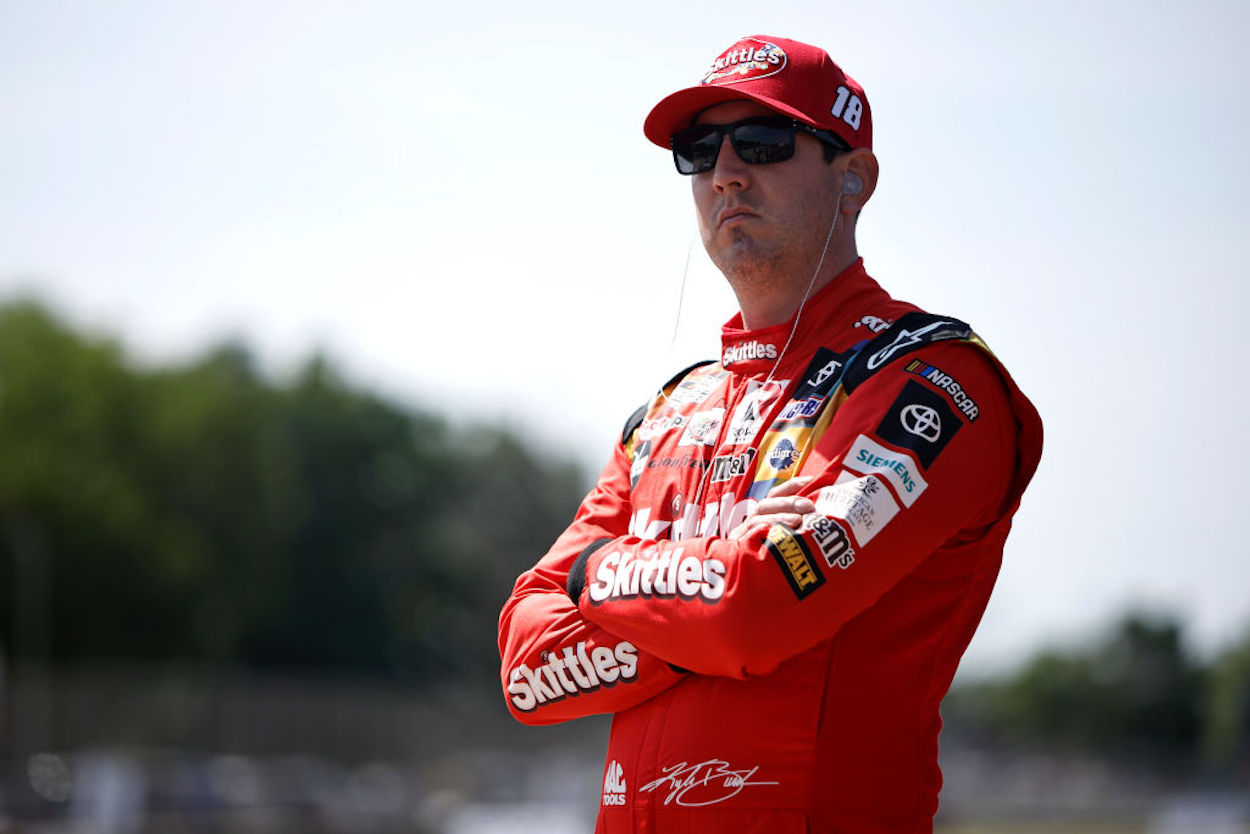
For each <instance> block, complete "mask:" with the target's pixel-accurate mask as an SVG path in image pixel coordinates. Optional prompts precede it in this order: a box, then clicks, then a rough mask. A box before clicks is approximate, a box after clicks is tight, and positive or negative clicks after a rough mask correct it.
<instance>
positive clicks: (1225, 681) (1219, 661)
mask: <svg viewBox="0 0 1250 834" xmlns="http://www.w3.org/2000/svg"><path fill="white" fill-rule="evenodd" d="M1209 678H1210V685H1209V687H1208V694H1207V703H1206V715H1207V721H1206V731H1205V734H1204V738H1203V752H1204V754H1205V758H1206V760H1207V762H1208V764H1210V765H1211V766H1212V767H1213V768H1214V769H1215V770H1216V771H1217V772H1221V773H1229V774H1239V775H1240V777H1241V784H1243V785H1244V784H1246V783H1247V779H1250V631H1248V632H1247V633H1246V634H1245V636H1244V637H1243V638H1242V639H1241V640H1240V641H1239V642H1237V643H1235V644H1234V645H1232V646H1230V647H1228V648H1227V649H1226V650H1225V651H1223V652H1221V653H1220V655H1219V656H1218V657H1217V658H1216V659H1215V661H1214V662H1213V663H1212V664H1211V671H1210V675H1209Z"/></svg>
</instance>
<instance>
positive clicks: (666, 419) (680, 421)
mask: <svg viewBox="0 0 1250 834" xmlns="http://www.w3.org/2000/svg"><path fill="white" fill-rule="evenodd" d="M689 419H690V418H689V417H687V416H686V415H684V414H665V415H664V416H663V417H652V418H651V419H650V420H643V421H642V423H641V424H640V425H639V426H638V437H640V438H646V439H648V440H649V439H652V438H655V437H659V436H660V435H662V434H664V433H665V432H668V431H672V430H673V429H679V428H681V427H682V426H684V425H686V421H687V420H689Z"/></svg>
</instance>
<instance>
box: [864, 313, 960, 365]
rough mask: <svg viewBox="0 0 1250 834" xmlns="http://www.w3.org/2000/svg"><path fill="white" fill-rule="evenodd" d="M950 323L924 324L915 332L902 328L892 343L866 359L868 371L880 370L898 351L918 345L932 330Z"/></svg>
mask: <svg viewBox="0 0 1250 834" xmlns="http://www.w3.org/2000/svg"><path fill="white" fill-rule="evenodd" d="M950 323H951V322H949V321H935V322H933V323H931V324H926V325H925V326H924V327H919V328H917V329H915V330H908V329H907V328H903V329H902V330H901V331H899V334H898V335H897V336H895V337H894V341H893V342H891V343H890V344H889V345H887V346H885V347H883V348H882V349H881V350H879V351H877V352H876V353H874V354H873V355H872V356H870V357H868V369H869V370H870V371H875V370H876V369H877V368H880V367H881V366H882V365H884V364H885V363H886V362H889V361H890V358H891V357H892V356H894V354H896V353H898V352H899V351H900V350H903V349H904V348H909V347H912V346H914V345H918V344H920V343H921V341H922V340H923V337H925V336H927V335H929V334H930V333H932V332H933V331H934V330H937V329H938V328H939V327H941V326H942V325H944V324H950Z"/></svg>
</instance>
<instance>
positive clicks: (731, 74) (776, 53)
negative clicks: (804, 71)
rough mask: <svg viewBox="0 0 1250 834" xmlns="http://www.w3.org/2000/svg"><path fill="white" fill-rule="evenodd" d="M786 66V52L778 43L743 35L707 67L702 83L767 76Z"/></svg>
mask: <svg viewBox="0 0 1250 834" xmlns="http://www.w3.org/2000/svg"><path fill="white" fill-rule="evenodd" d="M785 68H786V52H785V50H784V49H782V48H781V47H780V46H777V44H775V43H766V42H764V41H759V40H756V39H755V38H743V39H742V40H740V41H738V42H737V43H735V44H734V45H733V46H731V47H729V49H727V50H725V51H724V52H723V53H721V55H720V57H719V58H717V59H716V60H715V61H713V62H712V65H711V66H710V67H708V69H707V74H706V75H704V76H703V81H701V82H700V83H702V84H737V83H738V82H739V81H753V80H755V79H757V78H767V77H768V76H770V75H775V74H776V73H779V72H781V71H782V70H783V69H785Z"/></svg>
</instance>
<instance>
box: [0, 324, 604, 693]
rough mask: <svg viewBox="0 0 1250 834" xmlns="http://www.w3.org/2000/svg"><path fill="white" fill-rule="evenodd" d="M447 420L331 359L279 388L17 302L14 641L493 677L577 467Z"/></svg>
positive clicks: (565, 515) (8, 413) (245, 360)
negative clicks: (168, 362)
mask: <svg viewBox="0 0 1250 834" xmlns="http://www.w3.org/2000/svg"><path fill="white" fill-rule="evenodd" d="M448 407H452V406H451V405H449V406H448ZM450 419H454V424H453V423H452V422H449V418H444V417H440V416H435V415H433V414H430V413H425V412H420V411H415V410H411V409H405V408H402V407H400V406H398V405H397V404H395V403H392V402H388V401H385V400H383V399H381V398H379V397H377V396H375V395H372V394H370V393H367V392H362V391H359V390H356V389H354V388H352V387H351V386H350V385H349V384H348V383H347V382H345V381H344V380H343V379H342V378H340V377H339V376H338V375H337V374H336V372H335V370H334V369H333V368H332V367H331V365H330V363H329V361H328V360H326V359H325V358H324V357H314V358H312V359H311V360H310V361H309V362H308V363H307V364H306V365H305V367H304V368H303V369H301V370H300V372H299V373H298V374H297V376H296V378H295V379H294V380H293V381H291V382H290V383H289V384H286V385H277V384H274V383H271V382H269V381H267V380H265V379H264V378H263V377H262V376H261V375H260V374H259V373H258V372H257V370H256V368H255V365H254V363H253V361H252V359H251V357H250V355H249V354H248V352H247V350H246V349H245V348H243V347H242V346H239V345H225V346H223V347H221V348H220V349H218V350H216V351H214V352H212V353H210V354H208V355H207V356H205V357H203V358H200V359H198V360H196V361H194V362H192V363H190V364H188V365H187V366H185V367H178V368H163V369H155V370H152V369H142V368H137V367H135V365H134V363H132V362H130V361H129V360H128V359H127V357H126V356H125V355H124V353H123V351H122V350H121V348H120V347H119V346H118V345H117V344H116V343H115V342H114V341H111V340H107V339H92V338H86V337H83V336H80V335H77V334H76V333H74V332H73V331H72V330H71V329H70V328H68V327H66V326H65V325H64V324H62V323H61V322H59V321H58V320H57V319H56V318H55V317H54V316H53V315H52V314H51V313H50V312H48V311H47V310H46V309H44V308H42V307H40V306H39V305H36V304H31V303H18V304H10V305H8V306H5V307H0V454H2V455H3V459H4V460H5V461H6V464H5V466H3V467H0V581H3V583H4V587H5V588H6V589H8V593H5V594H0V623H2V624H3V626H4V629H5V635H6V638H5V641H4V642H5V651H6V652H7V653H8V655H9V657H10V659H12V660H16V661H18V662H22V661H24V660H51V661H54V662H56V661H65V660H86V659H122V658H125V659H164V658H178V659H184V660H188V659H189V660H210V661H232V662H243V663H248V664H255V665H264V666H303V667H309V668H327V667H330V668H339V669H343V668H350V669H354V670H358V671H364V672H370V673H376V674H384V675H398V676H406V677H413V678H415V679H418V680H421V681H438V680H442V681H446V682H449V683H454V682H456V681H459V680H460V679H463V678H466V677H472V678H477V679H479V680H487V679H490V678H493V677H494V676H495V675H496V674H497V664H498V660H497V655H496V653H495V642H494V634H495V622H496V617H497V616H498V612H499V608H500V605H501V604H502V602H503V599H504V597H505V596H506V595H507V593H508V591H509V589H510V586H511V583H512V581H513V580H514V579H515V577H516V575H517V574H518V573H519V572H520V571H521V570H523V569H524V568H525V567H527V566H528V565H530V564H532V563H533V562H534V561H535V560H536V558H537V557H538V556H539V555H540V554H541V553H542V552H543V551H544V550H545V548H546V547H547V546H549V544H550V542H551V541H552V540H553V539H554V537H555V536H556V535H557V534H558V533H559V531H560V529H561V528H562V527H563V526H564V525H565V524H567V522H568V520H569V518H570V517H571V514H572V511H573V509H574V508H575V506H576V504H577V501H578V499H579V498H580V495H581V492H582V489H583V483H584V478H583V475H582V473H581V472H580V470H579V469H578V468H577V467H576V466H575V465H574V464H573V463H571V462H570V461H567V460H564V459H561V458H558V457H556V456H553V455H550V454H545V453H541V452H537V451H535V450H533V449H530V448H529V447H527V446H526V445H525V444H524V443H523V442H522V440H521V439H520V438H518V437H516V436H514V435H513V434H511V433H509V432H507V431H504V430H503V429H501V428H499V427H494V426H487V425H481V424H475V423H472V422H469V421H465V420H463V419H462V415H458V414H453V415H452V417H451V418H450Z"/></svg>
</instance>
